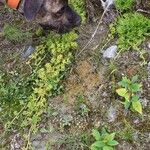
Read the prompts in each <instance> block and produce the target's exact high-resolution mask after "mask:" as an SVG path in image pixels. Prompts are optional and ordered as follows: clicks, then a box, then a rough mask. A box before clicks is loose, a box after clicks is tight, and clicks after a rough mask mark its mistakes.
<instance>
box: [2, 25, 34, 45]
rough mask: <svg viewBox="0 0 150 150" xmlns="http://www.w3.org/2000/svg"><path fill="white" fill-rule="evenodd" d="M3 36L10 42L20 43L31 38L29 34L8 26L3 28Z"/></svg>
mask: <svg viewBox="0 0 150 150" xmlns="http://www.w3.org/2000/svg"><path fill="white" fill-rule="evenodd" d="M3 36H4V37H5V38H6V39H7V40H9V41H11V42H22V41H24V40H25V39H27V38H29V37H30V38H31V34H30V33H29V32H26V33H23V32H22V30H20V29H18V28H17V27H15V26H13V25H8V24H6V25H5V26H4V31H3Z"/></svg>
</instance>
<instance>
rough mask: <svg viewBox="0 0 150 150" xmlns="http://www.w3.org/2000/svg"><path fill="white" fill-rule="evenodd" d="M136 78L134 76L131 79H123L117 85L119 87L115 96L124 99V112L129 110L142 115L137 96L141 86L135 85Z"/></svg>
mask: <svg viewBox="0 0 150 150" xmlns="http://www.w3.org/2000/svg"><path fill="white" fill-rule="evenodd" d="M137 81H138V77H137V76H134V77H132V79H131V80H130V79H128V78H127V77H123V78H122V81H120V82H119V83H118V85H119V86H120V88H119V89H117V90H116V92H117V94H118V95H119V96H121V97H123V98H124V99H125V101H124V102H122V103H123V105H124V107H125V109H126V110H128V109H129V108H130V109H131V110H133V111H137V112H138V113H140V114H142V105H141V102H140V99H139V96H138V92H140V91H141V87H142V85H141V84H139V83H137Z"/></svg>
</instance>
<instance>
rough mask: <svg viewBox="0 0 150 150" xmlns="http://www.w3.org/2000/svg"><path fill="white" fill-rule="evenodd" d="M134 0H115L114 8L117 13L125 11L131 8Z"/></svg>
mask: <svg viewBox="0 0 150 150" xmlns="http://www.w3.org/2000/svg"><path fill="white" fill-rule="evenodd" d="M134 3H135V0H115V6H116V8H117V9H118V10H119V11H121V12H122V11H127V10H131V9H132V8H133V4H134Z"/></svg>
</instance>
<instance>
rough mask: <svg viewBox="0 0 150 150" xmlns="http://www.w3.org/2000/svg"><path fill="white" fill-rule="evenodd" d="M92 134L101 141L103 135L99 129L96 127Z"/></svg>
mask: <svg viewBox="0 0 150 150" xmlns="http://www.w3.org/2000/svg"><path fill="white" fill-rule="evenodd" d="M92 135H93V137H94V138H95V139H96V140H97V141H99V140H100V139H101V135H100V133H99V131H98V130H96V129H93V130H92Z"/></svg>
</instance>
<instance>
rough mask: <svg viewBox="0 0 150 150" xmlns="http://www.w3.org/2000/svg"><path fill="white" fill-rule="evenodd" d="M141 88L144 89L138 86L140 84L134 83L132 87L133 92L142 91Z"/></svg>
mask: <svg viewBox="0 0 150 150" xmlns="http://www.w3.org/2000/svg"><path fill="white" fill-rule="evenodd" d="M141 87H142V85H141V84H138V83H133V84H132V85H130V88H131V90H132V92H138V91H141Z"/></svg>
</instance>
